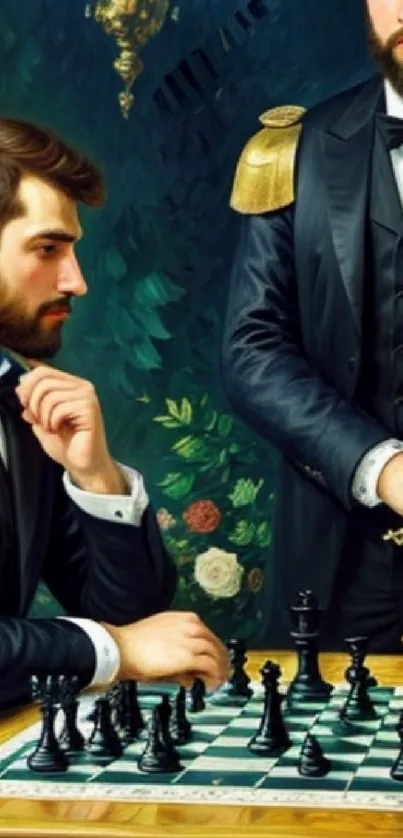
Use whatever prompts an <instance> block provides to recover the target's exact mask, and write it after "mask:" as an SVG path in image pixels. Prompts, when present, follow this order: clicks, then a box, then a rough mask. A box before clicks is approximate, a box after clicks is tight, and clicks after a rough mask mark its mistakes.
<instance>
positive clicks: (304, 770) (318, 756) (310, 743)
mask: <svg viewBox="0 0 403 838" xmlns="http://www.w3.org/2000/svg"><path fill="white" fill-rule="evenodd" d="M331 767H332V764H331V762H330V760H328V759H327V757H325V755H324V753H323V751H322V748H321V746H320V744H319V742H318V740H317V739H316V737H315V736H313V735H312V734H311V733H307V735H306V737H305V739H304V741H303V743H302V748H301V752H300V756H299V760H298V764H297V768H298V773H299V774H301V776H302V777H326V774H328V773H329V771H330V769H331Z"/></svg>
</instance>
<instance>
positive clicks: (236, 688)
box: [224, 638, 253, 699]
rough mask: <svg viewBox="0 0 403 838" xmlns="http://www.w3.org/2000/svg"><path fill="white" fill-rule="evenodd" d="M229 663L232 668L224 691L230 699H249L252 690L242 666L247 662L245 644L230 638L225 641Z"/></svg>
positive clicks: (237, 639)
mask: <svg viewBox="0 0 403 838" xmlns="http://www.w3.org/2000/svg"><path fill="white" fill-rule="evenodd" d="M226 645H227V649H228V651H229V656H230V663H231V666H232V673H231V677H230V679H229V681H228V684H227V685H224V690H225V691H226V693H227V695H228V696H230V697H231V698H247V699H249V698H251V696H252V695H253V690H252V689H251V687H250V686H249V684H250V678H249V675H247V673H246V672H245V669H244V666H245V664H246V661H247V657H246V643H245V641H244V640H241V639H240V638H232V639H231V640H228V641H227V644H226Z"/></svg>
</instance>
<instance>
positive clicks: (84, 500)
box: [0, 352, 148, 686]
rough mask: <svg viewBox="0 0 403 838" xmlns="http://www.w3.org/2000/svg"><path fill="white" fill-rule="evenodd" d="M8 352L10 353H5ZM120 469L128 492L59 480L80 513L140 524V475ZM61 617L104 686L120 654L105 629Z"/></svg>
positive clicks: (0, 433) (2, 446)
mask: <svg viewBox="0 0 403 838" xmlns="http://www.w3.org/2000/svg"><path fill="white" fill-rule="evenodd" d="M9 354H10V355H13V354H14V353H11V352H9ZM15 357H16V359H17V360H18V363H19V364H20V365H21V366H23V367H24V368H25V369H27V370H28V367H27V365H26V363H24V359H23V358H21V357H20V356H15ZM10 366H11V365H10V361H9V360H8V359H7V357H4V358H3V360H2V362H1V364H0V377H1V376H2V375H4V374H5V373H6V372H7V370H9V369H10ZM0 457H1V458H2V460H3V463H4V465H5V467H6V468H8V456H7V447H6V439H5V434H4V428H3V425H2V423H1V420H0ZM118 465H119V466H120V468H121V469H122V471H123V473H124V475H125V477H126V480H127V483H128V486H129V487H130V488H131V492H130V494H129V495H100V494H95V493H92V492H84V491H83V490H82V489H79V488H78V487H77V486H74V485H73V483H72V482H71V480H70V478H69V475H68V474H67V473H66V472H65V473H64V475H63V483H64V487H65V489H66V492H67V494H68V495H69V496H70V497H71V499H72V500H73V501H74V503H76V504H77V506H79V507H81V509H83V510H84V512H87V513H88V514H89V515H93V516H94V517H95V518H103V519H104V520H105V521H115V522H117V521H118V522H119V523H121V524H122V525H124V524H126V525H127V524H128V525H130V526H135V527H138V526H140V522H141V519H142V517H143V514H144V511H145V509H146V508H147V506H148V495H147V492H146V489H145V487H144V481H143V478H142V476H141V474H140V473H139V472H138V471H136V470H135V469H132V468H128V467H127V466H124V465H122V464H121V463H119V464H118ZM59 619H62V620H70V621H71V622H74V623H76V625H78V626H79V627H80V628H81V629H82V630H83V631H85V632H86V634H87V635H88V636H89V638H90V640H91V642H92V644H93V646H94V649H95V659H96V665H95V672H94V677H93V679H92V682H91V686H105V685H106V684H109V683H110V682H111V681H113V680H114V678H115V677H116V675H117V673H118V670H119V665H120V656H119V649H118V647H117V645H116V643H115V641H114V639H113V638H112V637H111V635H110V634H109V632H107V631H106V629H104V627H103V626H101V625H99V623H96V622H94V620H89V619H85V618H82V617H80V618H79V617H64V616H63V617H60V618H59Z"/></svg>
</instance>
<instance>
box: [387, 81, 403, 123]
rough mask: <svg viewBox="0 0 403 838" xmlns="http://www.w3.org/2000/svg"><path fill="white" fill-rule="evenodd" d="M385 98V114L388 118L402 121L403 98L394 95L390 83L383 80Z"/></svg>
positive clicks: (393, 89) (396, 94) (394, 92)
mask: <svg viewBox="0 0 403 838" xmlns="http://www.w3.org/2000/svg"><path fill="white" fill-rule="evenodd" d="M384 84H385V97H386V113H387V114H389V116H396V117H397V118H398V119H403V96H399V94H398V93H396V90H395V88H394V87H392V85H391V83H390V81H388V80H387V79H385V82H384Z"/></svg>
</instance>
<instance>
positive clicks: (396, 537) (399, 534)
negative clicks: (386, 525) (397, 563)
mask: <svg viewBox="0 0 403 838" xmlns="http://www.w3.org/2000/svg"><path fill="white" fill-rule="evenodd" d="M382 539H383V541H393V543H394V544H396V546H397V547H403V528H402V529H400V530H388V531H387V532H385V534H384V535H383V536H382Z"/></svg>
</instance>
